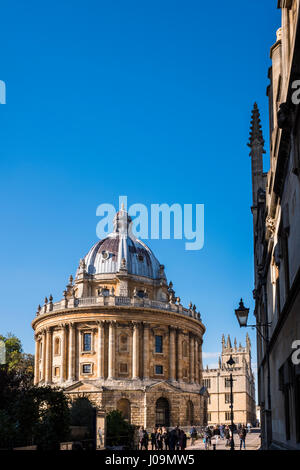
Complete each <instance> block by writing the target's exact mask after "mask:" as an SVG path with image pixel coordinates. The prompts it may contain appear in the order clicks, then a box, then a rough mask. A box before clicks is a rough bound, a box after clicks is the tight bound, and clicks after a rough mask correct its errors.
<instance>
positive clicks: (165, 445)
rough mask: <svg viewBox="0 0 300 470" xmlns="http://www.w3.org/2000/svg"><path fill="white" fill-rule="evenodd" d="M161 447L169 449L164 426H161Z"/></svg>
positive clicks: (167, 433)
mask: <svg viewBox="0 0 300 470" xmlns="http://www.w3.org/2000/svg"><path fill="white" fill-rule="evenodd" d="M162 440H163V449H164V450H169V432H168V430H167V428H166V427H165V426H163V428H162Z"/></svg>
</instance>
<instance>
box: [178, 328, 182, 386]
mask: <svg viewBox="0 0 300 470" xmlns="http://www.w3.org/2000/svg"><path fill="white" fill-rule="evenodd" d="M177 380H178V381H181V380H182V333H181V330H179V329H178V330H177Z"/></svg>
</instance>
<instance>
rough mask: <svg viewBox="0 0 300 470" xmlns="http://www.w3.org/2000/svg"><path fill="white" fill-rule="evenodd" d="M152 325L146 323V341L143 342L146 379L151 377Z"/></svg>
mask: <svg viewBox="0 0 300 470" xmlns="http://www.w3.org/2000/svg"><path fill="white" fill-rule="evenodd" d="M149 328H150V325H149V324H148V323H144V342H143V362H144V373H143V375H144V379H149V343H150V329H149Z"/></svg>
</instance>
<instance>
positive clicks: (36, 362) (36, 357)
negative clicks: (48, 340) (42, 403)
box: [34, 335, 40, 385]
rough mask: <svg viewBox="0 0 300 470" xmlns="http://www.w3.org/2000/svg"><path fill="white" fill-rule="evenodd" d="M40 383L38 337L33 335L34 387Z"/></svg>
mask: <svg viewBox="0 0 300 470" xmlns="http://www.w3.org/2000/svg"><path fill="white" fill-rule="evenodd" d="M39 381H40V340H39V336H38V335H35V355H34V385H37V384H38V383H39Z"/></svg>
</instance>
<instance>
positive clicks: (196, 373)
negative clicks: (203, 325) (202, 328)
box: [194, 338, 199, 384]
mask: <svg viewBox="0 0 300 470" xmlns="http://www.w3.org/2000/svg"><path fill="white" fill-rule="evenodd" d="M194 370H195V382H196V384H198V383H199V365H198V340H197V338H195V368H194Z"/></svg>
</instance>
